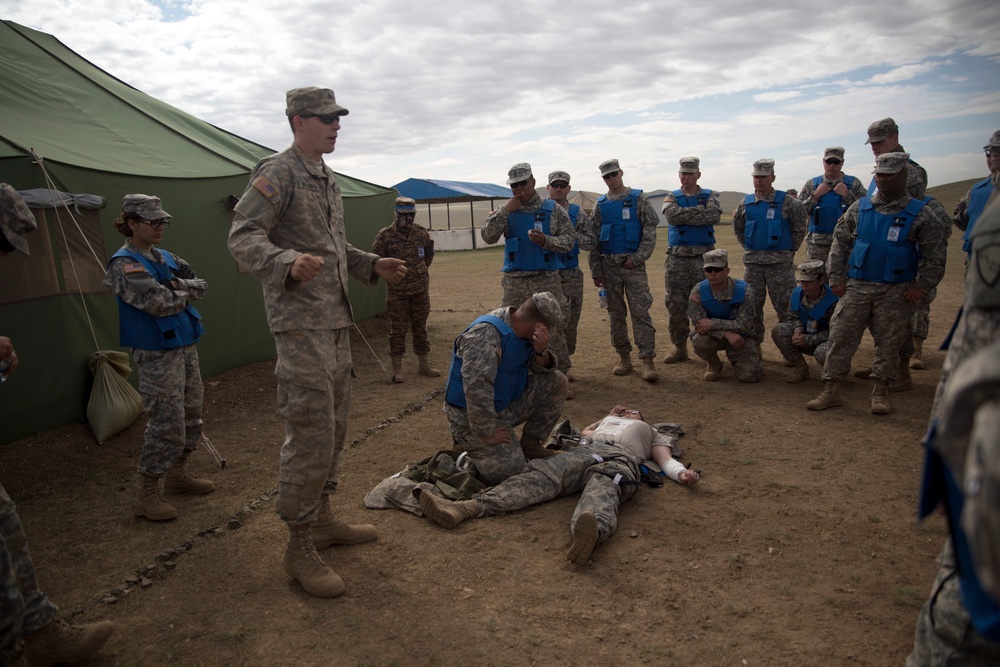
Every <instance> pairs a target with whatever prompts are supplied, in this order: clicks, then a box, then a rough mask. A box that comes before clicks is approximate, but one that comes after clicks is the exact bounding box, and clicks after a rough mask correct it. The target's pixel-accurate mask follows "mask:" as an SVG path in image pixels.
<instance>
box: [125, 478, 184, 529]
mask: <svg viewBox="0 0 1000 667" xmlns="http://www.w3.org/2000/svg"><path fill="white" fill-rule="evenodd" d="M132 513H133V514H135V515H136V516H140V517H146V518H147V519H149V520H150V521H168V520H170V519H176V518H177V509H176V508H175V507H174V506H173V505H170V504H168V503H165V502H163V498H161V497H160V478H159V477H150V476H149V475H143V474H142V473H139V494H138V495H137V496H136V497H135V504H133V505H132Z"/></svg>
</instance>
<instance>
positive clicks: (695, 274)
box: [663, 255, 705, 347]
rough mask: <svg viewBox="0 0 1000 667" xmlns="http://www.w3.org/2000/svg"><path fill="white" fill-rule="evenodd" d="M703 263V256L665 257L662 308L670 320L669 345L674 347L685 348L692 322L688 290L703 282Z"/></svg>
mask: <svg viewBox="0 0 1000 667" xmlns="http://www.w3.org/2000/svg"><path fill="white" fill-rule="evenodd" d="M704 267H705V260H704V259H703V257H702V255H695V256H693V257H686V256H683V255H667V258H666V260H664V262H663V286H664V288H665V296H664V297H663V304H664V305H665V306H666V307H667V314H668V316H669V318H670V319H669V331H670V342H671V343H673V344H674V346H675V347H685V346H687V339H688V334H689V333H690V332H691V320H690V319H688V316H687V308H688V303H690V299H691V290H692V289H694V286H695V285H697V284H698V283H700V282H701V281H702V280H704V279H705V268H704Z"/></svg>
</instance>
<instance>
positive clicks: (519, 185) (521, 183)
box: [510, 181, 528, 190]
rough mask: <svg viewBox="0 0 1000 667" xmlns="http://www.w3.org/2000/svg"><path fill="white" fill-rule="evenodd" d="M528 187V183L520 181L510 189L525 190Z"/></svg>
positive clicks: (512, 184)
mask: <svg viewBox="0 0 1000 667" xmlns="http://www.w3.org/2000/svg"><path fill="white" fill-rule="evenodd" d="M526 185H528V181H518V182H517V183H511V184H510V189H511V190H513V189H515V188H523V187H525V186H526Z"/></svg>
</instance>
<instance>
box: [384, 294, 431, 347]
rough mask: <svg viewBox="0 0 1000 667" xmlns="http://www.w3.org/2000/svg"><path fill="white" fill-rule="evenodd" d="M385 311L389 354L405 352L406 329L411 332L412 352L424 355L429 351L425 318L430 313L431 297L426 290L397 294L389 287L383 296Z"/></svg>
mask: <svg viewBox="0 0 1000 667" xmlns="http://www.w3.org/2000/svg"><path fill="white" fill-rule="evenodd" d="M385 312H386V314H387V315H388V316H389V354H390V355H391V356H393V357H401V356H403V355H404V354H405V353H406V329H407V328H409V329H410V330H411V332H412V333H413V352H414V353H415V354H417V355H421V356H422V355H425V354H427V353H429V352H430V351H431V342H430V340H428V338H427V318H428V317H429V316H430V314H431V298H430V296H429V295H428V293H427V292H426V291H424V292H419V293H417V294H399V293H398V292H396V291H394V290H392V289H390V290H389V291H388V292H387V293H386V296H385ZM407 325H409V326H407Z"/></svg>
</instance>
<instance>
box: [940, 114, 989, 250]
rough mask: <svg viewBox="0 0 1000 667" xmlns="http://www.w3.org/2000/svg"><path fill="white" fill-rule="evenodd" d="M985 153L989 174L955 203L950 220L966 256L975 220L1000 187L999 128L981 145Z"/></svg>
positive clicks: (970, 246) (970, 243)
mask: <svg viewBox="0 0 1000 667" xmlns="http://www.w3.org/2000/svg"><path fill="white" fill-rule="evenodd" d="M983 151H984V152H985V153H986V167H987V168H988V169H989V170H990V175H989V176H987V177H986V178H984V179H983V180H981V181H979V182H978V183H976V184H975V185H973V186H972V187H971V188H969V191H968V192H966V193H965V196H963V197H962V199H960V200H959V202H958V203H957V204H955V212H954V214H952V220H954V222H955V226H956V227H958V228H959V229H961V230H962V231H963V232H964V233H963V234H962V250H964V251H965V252H966V253H967V257H966V262H968V257H971V256H972V231H973V230H974V229H975V228H976V221H977V220H978V219H979V216H980V215H982V214H983V209H985V208H986V202H987V201H989V199H990V197H991V196H992V195H993V193H994V192H996V191H997V189H998V188H1000V130H997V131H996V132H994V133H993V136H991V137H990V140H989V142H987V144H986V145H985V146H983Z"/></svg>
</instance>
